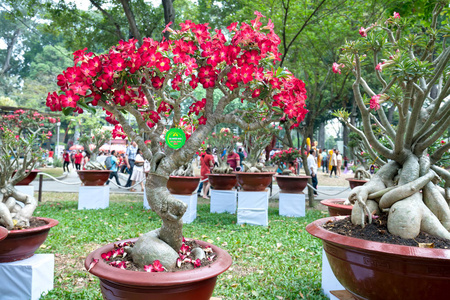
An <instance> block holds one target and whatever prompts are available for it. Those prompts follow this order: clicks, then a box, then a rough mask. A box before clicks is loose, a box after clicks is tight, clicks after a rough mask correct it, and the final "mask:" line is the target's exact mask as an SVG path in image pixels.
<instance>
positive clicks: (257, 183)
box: [233, 172, 275, 192]
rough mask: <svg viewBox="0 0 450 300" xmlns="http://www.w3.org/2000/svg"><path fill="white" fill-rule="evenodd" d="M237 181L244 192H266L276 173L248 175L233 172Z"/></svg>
mask: <svg viewBox="0 0 450 300" xmlns="http://www.w3.org/2000/svg"><path fill="white" fill-rule="evenodd" d="M233 174H236V179H237V181H238V183H239V185H240V186H241V187H242V189H243V190H244V191H248V192H255V191H258V192H259V191H264V190H265V189H266V188H267V187H268V186H269V185H270V183H271V182H272V176H273V174H275V172H262V173H247V172H233Z"/></svg>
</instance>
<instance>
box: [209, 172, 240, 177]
mask: <svg viewBox="0 0 450 300" xmlns="http://www.w3.org/2000/svg"><path fill="white" fill-rule="evenodd" d="M206 176H218V177H236V174H215V173H208V174H206Z"/></svg>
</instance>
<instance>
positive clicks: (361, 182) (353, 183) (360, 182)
mask: <svg viewBox="0 0 450 300" xmlns="http://www.w3.org/2000/svg"><path fill="white" fill-rule="evenodd" d="M345 180H348V182H349V183H350V188H351V189H354V188H355V187H357V186H360V185H364V184H365V183H366V182H368V180H362V179H355V178H345Z"/></svg>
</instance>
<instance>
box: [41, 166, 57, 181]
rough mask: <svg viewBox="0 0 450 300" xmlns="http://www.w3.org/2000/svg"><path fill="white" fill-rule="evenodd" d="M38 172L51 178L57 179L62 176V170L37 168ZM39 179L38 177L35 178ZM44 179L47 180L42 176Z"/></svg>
mask: <svg viewBox="0 0 450 300" xmlns="http://www.w3.org/2000/svg"><path fill="white" fill-rule="evenodd" d="M39 170H40V171H41V172H43V173H47V174H48V175H51V176H53V177H59V176H61V175H62V174H63V168H39ZM37 178H39V177H37ZM44 178H49V177H47V176H44ZM36 180H38V179H36Z"/></svg>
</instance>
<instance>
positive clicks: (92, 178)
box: [77, 170, 111, 186]
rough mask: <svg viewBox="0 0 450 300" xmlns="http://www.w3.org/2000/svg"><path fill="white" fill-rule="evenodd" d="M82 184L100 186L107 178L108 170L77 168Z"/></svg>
mask: <svg viewBox="0 0 450 300" xmlns="http://www.w3.org/2000/svg"><path fill="white" fill-rule="evenodd" d="M77 173H78V176H79V177H80V180H81V182H82V183H83V185H84V186H102V185H104V184H105V182H106V181H107V180H108V178H109V174H110V173H111V171H110V170H78V171H77Z"/></svg>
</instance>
